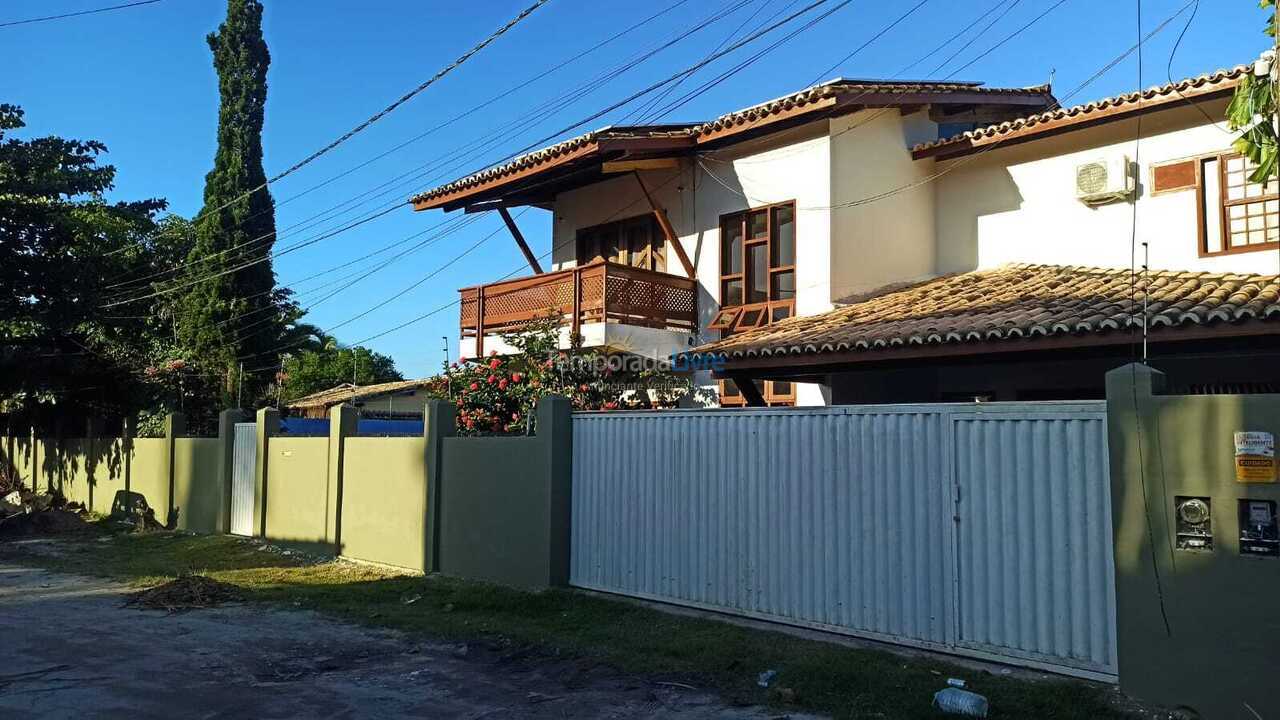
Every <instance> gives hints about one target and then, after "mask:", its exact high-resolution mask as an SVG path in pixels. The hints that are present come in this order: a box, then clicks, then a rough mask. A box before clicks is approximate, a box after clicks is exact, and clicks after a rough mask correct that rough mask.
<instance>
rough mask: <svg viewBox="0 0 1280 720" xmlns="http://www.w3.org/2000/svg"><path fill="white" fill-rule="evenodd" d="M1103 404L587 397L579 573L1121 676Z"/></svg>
mask: <svg viewBox="0 0 1280 720" xmlns="http://www.w3.org/2000/svg"><path fill="white" fill-rule="evenodd" d="M1105 418H1106V413H1105V408H1104V406H1103V404H1102V403H1100V402H1087V403H998V404H996V403H993V404H983V405H910V406H868V407H832V408H794V409H761V410H697V411H692V410H691V411H664V412H653V413H626V414H623V413H602V414H593V413H580V414H576V415H575V416H574V437H573V443H574V463H573V538H572V565H571V583H572V584H574V585H576V586H578V587H583V588H588V589H592V590H601V591H605V592H613V593H620V594H624V595H630V596H634V597H641V598H647V599H653V600H661V601H664V602H672V603H679V604H683V605H689V606H694V607H701V608H706V609H712V610H717V611H722V612H729V613H734V614H738V615H745V616H749V617H758V618H762V619H768V620H775V621H781V622H785V623H791V624H795V625H801V626H807V627H816V628H821V629H825V630H832V631H835V632H840V633H846V634H850V635H858V636H863V637H870V638H874V639H878V640H886V641H889V642H895V643H900V644H908V645H915V646H920V647H926V648H932V649H938V650H944V651H947V652H954V653H959V654H965V655H970V656H975V657H982V658H988V659H996V660H1003V661H1008V662H1014V663H1017V664H1021V665H1028V666H1033V667H1041V668H1045V669H1051V670H1055V671H1058V672H1065V673H1069V674H1074V675H1079V676H1084V677H1091V678H1096V679H1104V680H1113V679H1114V678H1115V674H1116V659H1115V655H1116V653H1115V599H1114V598H1115V592H1114V577H1113V572H1112V557H1111V516H1110V490H1109V480H1108V475H1107V445H1106V420H1105Z"/></svg>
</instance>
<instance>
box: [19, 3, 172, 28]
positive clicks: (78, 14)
mask: <svg viewBox="0 0 1280 720" xmlns="http://www.w3.org/2000/svg"><path fill="white" fill-rule="evenodd" d="M158 2H160V0H140V2H131V3H125V4H123V5H112V6H111V7H101V8H95V9H93V10H81V11H79V12H69V13H63V14H61V15H46V16H45V17H35V18H27V19H26V20H10V21H8V22H2V23H0V28H6V27H14V26H17V25H30V24H31V23H38V22H48V21H49V20H64V19H66V18H73V17H82V16H84V15H97V14H98V13H104V12H111V11H112V10H124V9H125V8H135V7H141V6H142V5H154V4H156V3H158Z"/></svg>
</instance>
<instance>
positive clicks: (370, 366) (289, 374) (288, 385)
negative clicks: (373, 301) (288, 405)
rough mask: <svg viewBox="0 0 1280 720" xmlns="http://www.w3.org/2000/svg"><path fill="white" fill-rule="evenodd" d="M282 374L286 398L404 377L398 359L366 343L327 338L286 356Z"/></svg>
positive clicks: (290, 398) (283, 391) (291, 398)
mask: <svg viewBox="0 0 1280 720" xmlns="http://www.w3.org/2000/svg"><path fill="white" fill-rule="evenodd" d="M281 375H282V376H283V377H282V378H281V383H282V386H281V387H282V395H283V399H284V400H286V401H288V400H293V399H295V398H300V397H302V396H304V395H310V394H311V393H314V392H320V391H321V390H328V389H329V388H332V387H337V386H338V385H342V384H343V383H351V382H354V383H355V384H356V385H373V384H375V383H384V382H392V381H395V380H403V379H404V377H403V376H402V375H401V374H400V372H399V371H398V370H396V364H395V361H394V360H392V359H391V358H389V357H387V356H386V355H382V354H380V353H376V352H373V351H372V350H370V349H369V348H366V347H342V346H341V345H339V344H338V342H337V341H336V340H335V339H333V338H327V340H326V342H325V343H324V345H323V346H322V347H320V348H318V349H307V350H303V351H301V352H297V353H295V354H293V355H291V356H290V357H288V358H285V361H284V366H283V372H282V373H281Z"/></svg>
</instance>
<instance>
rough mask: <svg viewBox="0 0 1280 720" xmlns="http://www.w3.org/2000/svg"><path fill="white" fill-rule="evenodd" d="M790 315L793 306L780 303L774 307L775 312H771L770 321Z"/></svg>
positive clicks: (783, 318) (784, 318) (776, 320)
mask: <svg viewBox="0 0 1280 720" xmlns="http://www.w3.org/2000/svg"><path fill="white" fill-rule="evenodd" d="M789 317H791V306H789V305H779V306H778V307H775V308H774V309H773V312H771V313H769V322H778V321H779V320H786V319H787V318H789Z"/></svg>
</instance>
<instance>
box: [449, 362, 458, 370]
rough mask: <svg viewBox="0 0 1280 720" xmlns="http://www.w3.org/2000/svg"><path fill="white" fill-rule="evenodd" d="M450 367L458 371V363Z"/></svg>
mask: <svg viewBox="0 0 1280 720" xmlns="http://www.w3.org/2000/svg"><path fill="white" fill-rule="evenodd" d="M450 367H452V368H453V369H454V370H457V369H458V363H454V364H453V365H451V366H450Z"/></svg>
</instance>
